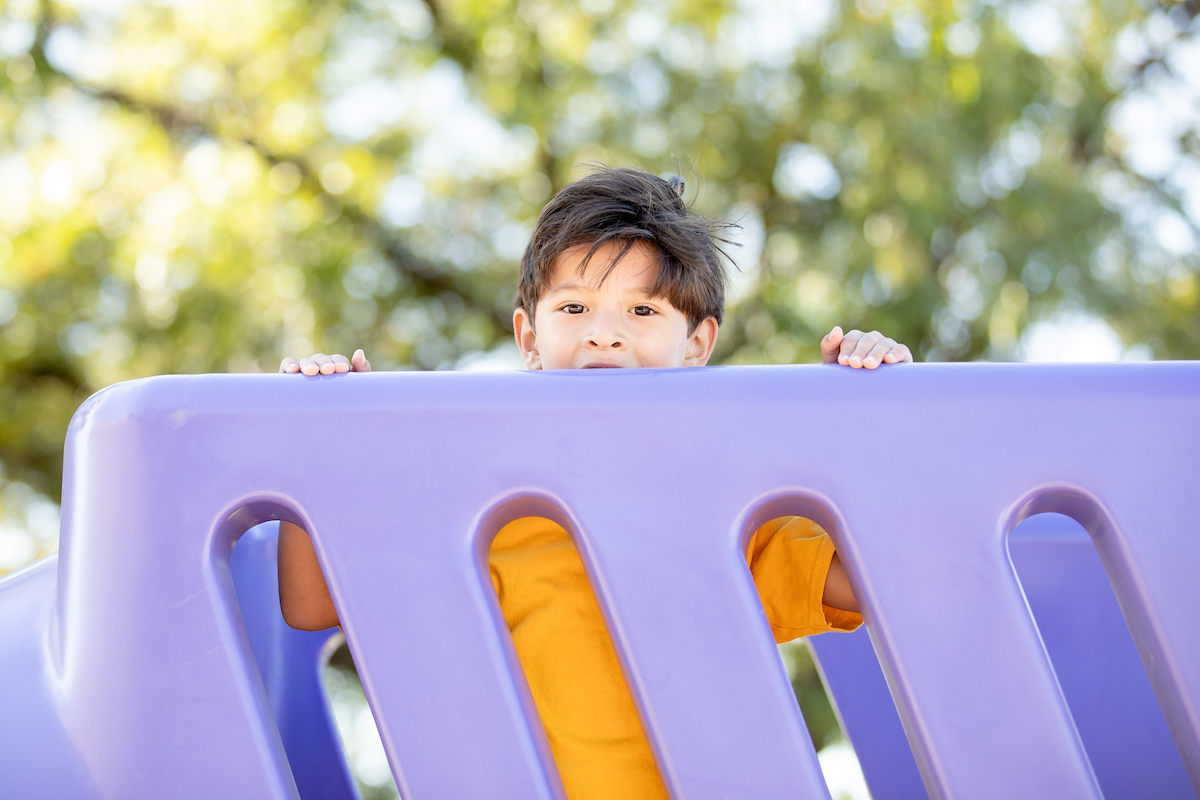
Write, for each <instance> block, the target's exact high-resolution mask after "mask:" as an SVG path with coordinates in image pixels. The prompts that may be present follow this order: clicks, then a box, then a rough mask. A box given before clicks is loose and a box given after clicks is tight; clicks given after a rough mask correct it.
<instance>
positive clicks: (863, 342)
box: [842, 331, 883, 369]
mask: <svg viewBox="0 0 1200 800" xmlns="http://www.w3.org/2000/svg"><path fill="white" fill-rule="evenodd" d="M882 338H883V334H882V333H880V332H879V331H871V332H870V333H865V334H863V335H862V336H861V337H860V338H859V340H858V344H856V345H855V346H854V350H852V351H851V352H850V355H849V356H848V357H847V358H846V363H848V364H849V365H850V366H852V367H854V368H855V369H858V368H859V367H861V366H862V363H863V359H864V358H866V357H867V353H869V352H871V350H872V348H874V347H875V345H876V344H878V343H879V340H880V339H882ZM845 350H846V348H844V347H843V348H842V352H845Z"/></svg>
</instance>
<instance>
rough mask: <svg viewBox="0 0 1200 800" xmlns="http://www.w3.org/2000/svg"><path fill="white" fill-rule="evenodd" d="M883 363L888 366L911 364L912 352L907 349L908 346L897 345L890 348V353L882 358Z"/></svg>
mask: <svg viewBox="0 0 1200 800" xmlns="http://www.w3.org/2000/svg"><path fill="white" fill-rule="evenodd" d="M883 360H884V362H886V363H888V364H911V363H912V360H913V357H912V351H910V350H909V349H908V345H905V344H898V345H896V346H895V347H893V348H892V351H891V352H890V353H888V354H887V355H885V356H884V357H883Z"/></svg>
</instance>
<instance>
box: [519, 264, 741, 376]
mask: <svg viewBox="0 0 1200 800" xmlns="http://www.w3.org/2000/svg"><path fill="white" fill-rule="evenodd" d="M620 249H621V244H620V243H616V242H615V243H611V244H607V245H605V246H604V247H601V248H600V249H599V250H597V251H596V253H595V255H593V256H592V259H591V261H589V262H588V267H587V270H586V272H584V274H582V275H580V274H579V264H580V262H581V261H583V258H584V256H586V255H587V251H588V246H587V245H581V246H579V247H574V248H572V249H570V250H567V251H566V252H564V253H563V254H562V255H560V256H559V257H558V259H557V261H556V262H555V265H554V276H553V280H552V281H551V284H550V288H549V289H548V290H547V291H546V293H545V294H544V295H542V298H541V299H540V300H539V301H538V304H537V308H536V309H535V312H536V313H535V318H536V321H537V330H536V331H535V330H534V325H533V322H534V321H533V320H531V319H530V318H529V315H528V314H527V313H526V312H525V310H524V309H517V310H516V312H515V313H514V314H513V328H514V330H515V332H516V336H517V345H518V346H519V347H520V348H521V355H522V356H524V358H525V365H526V366H527V367H529V369H588V368H597V367H695V366H703V365H704V364H706V363H707V362H708V358H709V356H711V355H712V350H713V346H714V345H715V344H716V342H717V322H716V320H714V319H712V318H711V317H710V318H709V319H706V320H705V321H704V322H702V323H700V324H699V325H697V326H696V330H694V331H692V332H691V333H689V332H688V319H687V316H686V315H685V314H684V313H683V312H682V311H680V310H678V309H677V308H675V307H674V306H672V305H671V304H670V303H669V302H667V299H666V298H664V297H651V296H650V288H651V287H652V286H653V285H654V278H655V277H656V276H657V274H658V254H657V253H656V252H655V251H654V250H653V249H652V248H651V247H649V246H647V245H644V244H636V245H634V246H633V247H632V248H630V250H629V252H628V253H626V254H625V257H624V258H622V259H621V260H620V261H619V262H618V263H617V265H616V267H614V268H613V270H612V272H610V273H609V275H608V278H607V279H605V280H604V282H603V283H602V284H599V285H598V284H597V281H598V280H599V277H600V276H601V275H603V273H604V270H605V269H606V268H607V267H608V265H609V263H611V261H612V259H613V257H614V256H615V255H616V254H617V253H619V252H620Z"/></svg>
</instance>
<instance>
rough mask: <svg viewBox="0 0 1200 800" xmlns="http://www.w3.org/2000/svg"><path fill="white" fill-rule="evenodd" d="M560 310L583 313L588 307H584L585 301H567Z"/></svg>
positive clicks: (569, 312)
mask: <svg viewBox="0 0 1200 800" xmlns="http://www.w3.org/2000/svg"><path fill="white" fill-rule="evenodd" d="M559 310H560V311H565V312H567V313H568V314H582V313H583V312H584V311H586V310H587V309H585V308H584V307H583V303H567V304H566V305H565V306H563V307H562V308H561V309H559Z"/></svg>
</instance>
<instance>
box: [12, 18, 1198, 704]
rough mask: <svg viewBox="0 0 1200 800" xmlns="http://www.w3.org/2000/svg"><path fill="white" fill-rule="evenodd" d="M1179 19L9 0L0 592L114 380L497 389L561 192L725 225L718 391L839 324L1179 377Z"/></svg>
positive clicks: (1194, 104)
mask: <svg viewBox="0 0 1200 800" xmlns="http://www.w3.org/2000/svg"><path fill="white" fill-rule="evenodd" d="M1198 11H1200V5H1198V3H1197V0H1188V1H1187V2H1182V3H1180V2H1160V1H1159V0H693V1H692V2H678V1H676V0H640V1H639V2H629V1H628V0H580V2H577V3H569V4H568V3H556V2H550V0H516V1H515V2H513V1H512V0H353V1H352V2H339V1H338V0H328V1H327V2H321V1H320V0H314V2H308V3H305V2H283V1H282V0H271V1H270V2H267V0H205V2H200V1H199V0H177V1H175V2H170V1H167V2H138V1H137V0H82V1H81V2H46V1H45V0H6V1H4V2H0V573H3V572H5V571H8V570H12V569H15V568H18V567H20V566H22V565H24V564H26V563H28V562H30V561H31V560H33V559H35V558H38V557H40V556H43V555H45V554H47V553H49V552H52V551H53V550H54V549H55V547H56V542H57V534H58V499H59V491H60V480H61V472H62V445H63V439H64V435H65V431H66V426H67V422H68V420H69V419H70V417H71V414H72V413H73V411H74V410H75V408H76V407H77V406H78V405H79V403H80V402H81V401H82V400H83V399H84V398H86V397H87V396H88V395H90V394H91V393H93V392H95V391H96V390H97V389H100V388H102V387H104V386H106V385H108V384H111V383H113V382H115V381H119V380H125V379H129V378H136V377H141V376H146V375H155V374H161V373H187V372H213V371H215V372H226V371H233V372H247V371H251V372H253V371H266V372H273V371H275V370H276V369H277V367H278V364H279V361H280V359H281V358H282V356H283V355H285V354H287V355H292V356H302V355H307V354H309V353H312V352H316V351H322V352H326V353H330V352H342V353H349V352H351V351H352V350H353V349H354V348H355V347H363V348H365V349H366V351H367V353H368V356H369V357H370V358H371V360H372V363H373V365H374V366H375V367H376V368H377V369H449V368H512V367H517V366H519V363H520V362H519V359H518V358H517V357H516V352H515V349H514V347H513V346H512V344H511V342H510V339H511V329H510V318H511V298H512V293H513V288H514V281H515V275H516V266H517V263H518V260H519V257H520V254H521V251H522V249H523V248H524V245H525V243H526V240H527V237H528V235H529V231H530V229H531V225H532V222H533V220H534V219H535V217H536V215H537V213H538V211H539V209H540V208H541V206H542V205H543V204H544V203H545V201H546V200H547V199H548V198H549V197H550V196H551V195H552V194H553V193H554V191H555V190H556V189H558V188H559V187H561V186H562V185H563V184H565V183H567V182H569V181H570V180H572V179H573V178H576V177H579V176H580V175H582V174H584V173H585V172H586V170H587V169H588V165H589V164H596V163H601V164H608V165H634V166H639V167H643V168H645V169H648V170H650V171H653V172H656V173H660V174H666V173H669V172H678V173H681V174H683V175H684V176H685V177H686V178H687V181H688V198H689V200H690V201H691V202H692V203H693V204H694V206H695V207H696V208H697V209H698V210H699V211H701V212H703V213H705V214H708V215H711V216H713V217H718V218H721V219H726V220H732V221H736V222H738V223H739V224H740V225H741V229H740V232H739V234H738V235H737V239H738V243H739V245H740V246H739V247H736V248H733V249H732V250H731V255H732V256H733V260H734V261H735V262H736V264H735V265H731V267H730V270H731V275H732V278H733V291H732V293H731V304H730V313H729V318H728V322H727V324H726V325H725V326H724V329H723V331H722V334H721V339H720V344H719V346H718V351H717V356H716V359H715V360H716V363H790V362H798V361H811V360H814V359H816V358H817V354H818V353H817V341H818V340H819V338H820V337H821V336H822V335H823V334H824V333H825V332H826V331H827V330H828V329H829V328H830V327H831V326H832V325H834V324H840V325H842V326H844V327H846V328H851V327H858V328H863V329H874V328H877V329H880V330H883V331H885V332H886V333H888V334H889V335H891V336H893V337H894V338H896V339H898V340H900V341H903V342H906V343H908V344H910V345H911V346H912V349H913V351H914V353H916V354H917V356H918V358H919V359H925V360H930V361H933V360H956V359H959V360H961V359H967V360H969V359H989V360H1037V361H1055V360H1119V359H1165V358H1195V357H1197V355H1200V321H1198V318H1197V313H1196V311H1197V305H1198V302H1200V284H1198V282H1197V269H1198V267H1200V256H1198V255H1197V243H1198V241H1200V34H1198V33H1197V24H1196V22H1195V18H1196V15H1197V13H1198ZM787 658H792V659H793V660H792V661H790V662H789V666H791V667H794V670H793V672H794V674H800V673H802V672H804V670H805V669H810V667H805V666H804V665H803V664H802V663H800V661H796V659H801V660H802V656H800V655H797V656H794V657H793V656H787ZM814 674H815V673H814ZM814 680H815V678H814ZM830 716H831V717H832V715H830Z"/></svg>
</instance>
